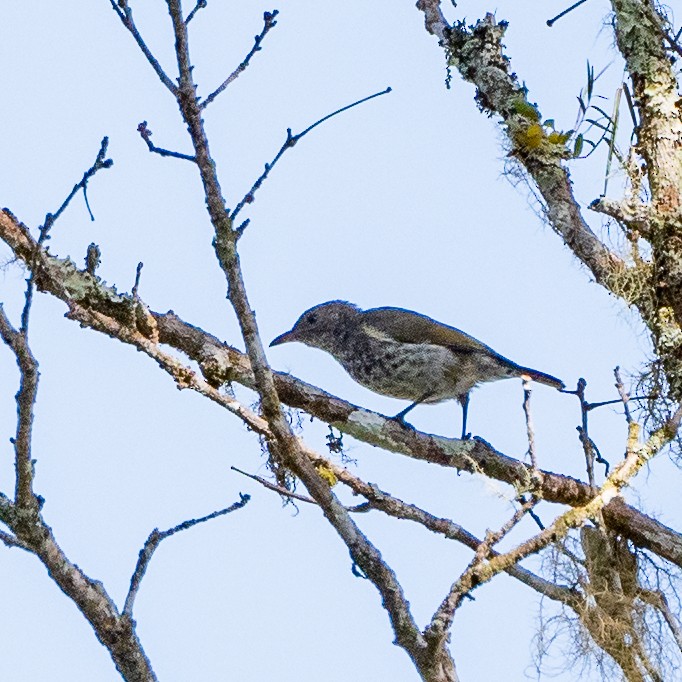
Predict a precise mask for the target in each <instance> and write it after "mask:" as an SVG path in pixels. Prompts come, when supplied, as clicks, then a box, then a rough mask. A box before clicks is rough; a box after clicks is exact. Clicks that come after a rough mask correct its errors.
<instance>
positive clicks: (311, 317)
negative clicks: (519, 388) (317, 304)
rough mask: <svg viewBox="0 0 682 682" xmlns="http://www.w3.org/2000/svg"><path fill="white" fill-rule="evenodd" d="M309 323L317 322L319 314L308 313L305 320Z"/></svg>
mask: <svg viewBox="0 0 682 682" xmlns="http://www.w3.org/2000/svg"><path fill="white" fill-rule="evenodd" d="M305 321H306V322H307V323H308V324H315V322H317V315H308V317H306V320H305Z"/></svg>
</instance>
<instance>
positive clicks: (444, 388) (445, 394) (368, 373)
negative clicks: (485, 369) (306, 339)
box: [334, 335, 477, 403]
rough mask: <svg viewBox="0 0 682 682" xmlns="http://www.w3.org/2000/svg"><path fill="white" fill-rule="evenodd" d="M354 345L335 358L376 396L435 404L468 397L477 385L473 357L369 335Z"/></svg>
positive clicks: (424, 345) (426, 345) (443, 348)
mask: <svg viewBox="0 0 682 682" xmlns="http://www.w3.org/2000/svg"><path fill="white" fill-rule="evenodd" d="M354 341H355V342H354V343H353V344H352V345H349V346H348V347H347V348H345V349H342V350H341V351H340V352H337V353H335V354H334V355H335V356H336V358H337V360H338V361H339V362H340V363H341V364H342V365H343V367H344V368H345V369H346V371H347V372H348V373H349V374H350V375H351V377H353V379H355V381H357V382H358V383H359V384H362V385H363V386H365V387H367V388H369V389H371V390H372V391H375V392H376V393H380V394H382V395H387V396H390V397H392V398H402V399H405V400H413V401H417V400H419V401H424V402H432V403H435V402H440V401H441V400H447V399H449V398H456V397H458V396H460V395H462V394H465V393H467V392H468V391H469V390H470V389H471V388H472V387H473V386H474V384H476V383H477V378H476V372H475V364H476V363H475V358H474V357H473V354H472V353H464V354H459V355H458V354H455V353H453V351H452V350H451V349H449V348H447V347H444V346H437V345H433V344H426V343H423V344H407V343H399V342H396V341H392V340H387V339H377V338H375V337H371V336H367V335H362V336H361V337H359V338H356V339H355V340H354Z"/></svg>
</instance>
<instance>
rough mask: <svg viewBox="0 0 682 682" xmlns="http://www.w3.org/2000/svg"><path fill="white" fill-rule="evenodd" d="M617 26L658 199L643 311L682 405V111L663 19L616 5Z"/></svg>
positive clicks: (640, 148)
mask: <svg viewBox="0 0 682 682" xmlns="http://www.w3.org/2000/svg"><path fill="white" fill-rule="evenodd" d="M612 5H613V9H614V13H615V14H614V27H615V32H616V39H617V42H618V48H619V49H620V51H621V53H622V55H623V57H624V59H625V63H626V66H627V70H628V72H629V74H630V78H631V79H632V85H633V90H634V99H635V106H636V107H637V110H638V113H639V121H640V123H639V126H638V128H637V144H636V150H637V152H638V154H639V155H640V156H641V157H642V158H643V159H644V162H645V168H646V178H647V181H648V184H649V190H650V192H651V200H650V205H649V206H647V207H646V208H647V217H648V225H647V238H648V240H649V242H650V244H651V249H652V256H653V264H654V277H653V282H652V287H651V288H652V292H651V293H652V294H653V299H654V300H653V305H651V309H650V310H649V311H648V312H649V314H648V315H647V314H646V312H647V311H643V314H644V315H645V318H646V321H647V323H648V325H649V327H650V328H651V330H652V332H653V336H654V343H655V344H656V350H657V352H658V354H659V355H660V357H661V360H662V362H663V365H664V367H665V370H666V376H667V379H668V383H669V385H670V390H671V394H672V397H673V398H674V399H675V400H679V399H681V398H682V107H681V106H680V101H681V100H680V95H679V93H678V86H677V80H676V78H675V73H674V71H673V66H672V64H671V61H670V59H669V57H668V55H667V54H666V49H665V42H664V36H665V30H664V25H663V18H662V17H661V15H660V14H659V13H658V12H657V10H656V8H655V6H654V4H653V2H650V1H649V0H613V2H612Z"/></svg>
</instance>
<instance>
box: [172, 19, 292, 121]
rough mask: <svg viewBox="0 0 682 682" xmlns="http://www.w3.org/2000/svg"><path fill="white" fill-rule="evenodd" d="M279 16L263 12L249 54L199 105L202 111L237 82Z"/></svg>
mask: <svg viewBox="0 0 682 682" xmlns="http://www.w3.org/2000/svg"><path fill="white" fill-rule="evenodd" d="M278 14H279V11H278V10H276V9H274V10H272V12H263V30H262V31H261V32H260V33H259V34H258V35H257V36H256V37H255V38H254V39H253V47H252V48H251V50H250V51H249V54H247V55H246V57H244V61H243V62H242V63H241V64H240V65H239V66H238V67H237V68H236V69H235V70H234V71H233V72H232V73H231V74H230V75H229V76H228V77H227V78H226V79H225V80H224V81H223V82H222V83H221V84H220V85H219V86H218V87H217V88H216V89H215V90H214V91H213V92H212V93H211V94H210V95H209V96H208V97H207V98H206V99H205V100H204V101H203V102H201V104H200V105H199V106H200V107H201V108H202V109H205V108H206V107H207V106H208V105H209V104H210V103H211V102H212V101H213V100H214V99H215V98H216V97H217V96H218V95H219V94H220V93H221V92H223V90H225V88H227V86H228V85H229V84H230V83H232V81H235V80H237V78H238V77H239V75H240V74H241V73H242V72H243V71H245V70H246V68H247V67H248V65H249V64H250V63H251V58H252V57H253V56H254V55H255V54H256V52H260V50H261V49H262V48H261V46H260V45H261V43H262V42H263V38H265V36H266V35H267V34H268V33H269V32H270V29H272V28H274V27H275V26H276V25H277V21H276V20H275V17H276V16H277V15H278ZM189 20H190V17H188V18H187V21H186V22H185V23H189Z"/></svg>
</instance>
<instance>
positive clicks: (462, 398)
mask: <svg viewBox="0 0 682 682" xmlns="http://www.w3.org/2000/svg"><path fill="white" fill-rule="evenodd" d="M457 400H458V401H459V403H460V405H461V406H462V440H468V439H469V438H471V434H470V433H467V414H468V413H469V394H468V393H464V394H462V395H459V396H457Z"/></svg>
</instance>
